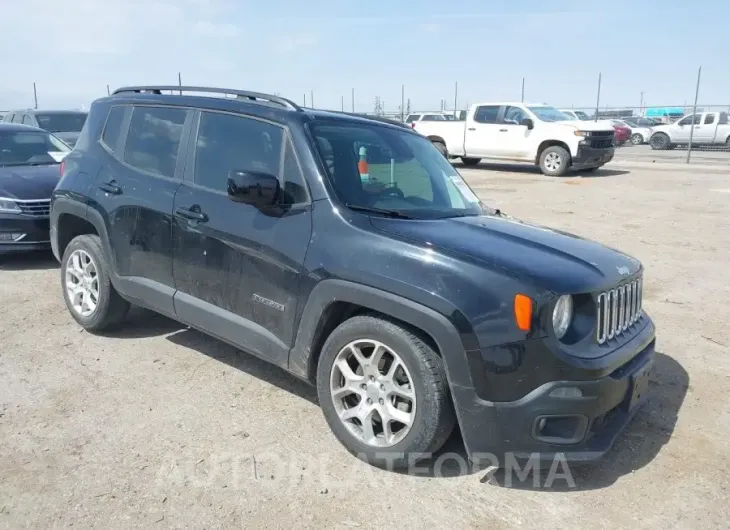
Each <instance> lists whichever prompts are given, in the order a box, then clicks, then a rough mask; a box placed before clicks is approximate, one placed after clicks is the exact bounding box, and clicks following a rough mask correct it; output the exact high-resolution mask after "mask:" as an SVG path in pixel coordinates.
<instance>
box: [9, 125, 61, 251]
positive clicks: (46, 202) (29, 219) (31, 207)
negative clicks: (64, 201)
mask: <svg viewBox="0 0 730 530" xmlns="http://www.w3.org/2000/svg"><path fill="white" fill-rule="evenodd" d="M69 150H70V149H69V147H68V146H67V145H66V144H65V143H63V142H62V141H61V140H59V139H58V138H56V137H55V136H53V135H52V134H49V133H48V132H46V131H43V130H41V129H38V128H36V127H30V126H28V125H18V124H11V123H0V255H3V254H10V253H15V252H27V251H30V250H43V249H49V248H50V237H49V225H48V211H49V209H50V204H51V193H52V192H53V188H54V187H55V186H56V184H57V183H58V180H59V178H60V172H59V164H60V162H61V161H62V160H63V157H64V155H65V154H66V153H68V151H69Z"/></svg>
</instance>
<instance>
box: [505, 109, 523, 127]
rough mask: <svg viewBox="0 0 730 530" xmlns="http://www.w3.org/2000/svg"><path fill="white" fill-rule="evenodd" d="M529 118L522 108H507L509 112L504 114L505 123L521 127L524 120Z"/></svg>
mask: <svg viewBox="0 0 730 530" xmlns="http://www.w3.org/2000/svg"><path fill="white" fill-rule="evenodd" d="M527 118H529V116H528V115H527V113H526V112H525V111H524V110H522V109H521V108H520V107H507V111H506V112H505V113H504V120H503V121H504V123H508V124H510V125H519V124H520V123H522V120H524V119H527Z"/></svg>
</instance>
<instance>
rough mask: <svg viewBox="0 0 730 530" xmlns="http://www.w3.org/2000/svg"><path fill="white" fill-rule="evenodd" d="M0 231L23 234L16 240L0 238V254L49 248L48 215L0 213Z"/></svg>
mask: <svg viewBox="0 0 730 530" xmlns="http://www.w3.org/2000/svg"><path fill="white" fill-rule="evenodd" d="M0 233H4V234H8V233H10V234H24V235H23V237H22V238H20V239H19V240H17V241H6V240H4V239H0V254H15V253H18V252H30V251H33V250H47V249H49V248H51V242H50V236H49V222H48V217H31V216H23V215H15V214H0Z"/></svg>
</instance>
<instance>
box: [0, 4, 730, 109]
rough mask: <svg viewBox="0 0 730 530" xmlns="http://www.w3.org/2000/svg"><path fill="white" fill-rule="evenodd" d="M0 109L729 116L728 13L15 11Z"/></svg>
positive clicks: (553, 7) (417, 7) (246, 7)
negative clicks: (224, 92) (491, 110)
mask: <svg viewBox="0 0 730 530" xmlns="http://www.w3.org/2000/svg"><path fill="white" fill-rule="evenodd" d="M0 3H1V4H2V8H1V9H0V23H1V24H0V28H1V29H0V54H1V55H0V56H1V57H2V61H1V62H0V64H1V65H2V67H1V68H0V72H1V73H0V110H2V109H11V108H24V107H32V106H33V105H34V98H33V83H34V82H35V83H36V87H37V94H38V106H39V107H41V108H88V105H89V104H90V102H91V101H93V100H94V99H96V98H98V97H103V96H105V95H106V91H107V85H109V86H110V87H111V89H112V90H114V88H116V87H120V86H129V85H140V84H177V81H178V72H179V73H180V75H181V77H182V81H183V84H187V85H204V86H219V87H227V88H242V89H249V90H256V91H263V92H269V93H277V94H280V95H283V96H286V97H289V98H291V99H293V100H294V101H296V102H297V103H300V104H301V103H303V100H304V97H305V95H306V100H307V101H306V104H307V105H308V106H311V105H312V101H311V96H312V94H313V96H314V102H313V103H314V106H315V107H318V108H332V109H339V108H340V107H341V105H342V103H343V102H344V107H345V109H346V110H349V109H350V108H351V106H352V102H351V96H352V90H353V89H354V90H355V109H356V110H357V111H358V112H366V111H367V112H369V111H372V110H373V107H374V101H375V98H376V96H377V97H380V99H381V100H382V102H383V106H384V110H385V111H390V112H395V111H397V110H398V107H399V106H400V104H401V87H402V86H404V91H405V97H406V99H410V100H411V109H413V110H416V109H418V110H438V109H440V107H441V100H442V99H443V100H445V101H446V105H447V108H449V109H451V108H453V106H454V99H455V84H456V83H458V92H457V93H456V101H457V106H458V108H460V109H461V108H465V107H466V105H467V104H469V103H475V102H477V101H510V100H517V101H519V99H520V97H521V86H522V79H523V77H524V79H525V100H526V101H532V102H540V103H549V104H552V105H555V106H557V107H566V108H570V107H576V108H578V107H594V106H595V104H596V96H597V85H598V74H599V72H600V73H601V75H602V84H601V97H600V100H601V107H604V106H613V107H616V106H629V105H630V106H638V105H639V104H640V103H641V102H642V95H641V93H642V92H643V93H644V94H643V102H644V104H649V105H684V104H685V102H686V103H687V104H691V103H692V101H693V100H694V94H695V85H696V82H697V70H698V67H700V66H701V67H702V79H701V85H700V93H699V100H700V104H705V105H709V104H718V105H719V104H722V105H726V104H727V105H730V91H729V90H728V88H729V87H730V61H728V60H727V53H728V52H727V46H726V45H725V36H726V35H727V30H728V29H729V28H730V3H728V2H723V1H722V0H714V1H711V0H694V1H693V2H686V1H683V2H680V1H679V0H633V1H630V0H629V1H627V0H610V1H607V2H596V1H590V2H586V1H585V0H581V1H577V0H549V1H545V0H511V1H502V0H451V1H446V2H445V1H443V0H357V1H356V0H305V1H301V0H267V1H263V0H255V1H254V0H62V1H59V0H23V1H13V0H0Z"/></svg>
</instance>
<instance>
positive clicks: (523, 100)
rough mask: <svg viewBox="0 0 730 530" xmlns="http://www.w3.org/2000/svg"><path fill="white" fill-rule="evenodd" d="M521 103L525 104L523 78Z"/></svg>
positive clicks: (523, 81) (523, 80) (523, 79)
mask: <svg viewBox="0 0 730 530" xmlns="http://www.w3.org/2000/svg"><path fill="white" fill-rule="evenodd" d="M520 101H521V102H522V103H524V102H525V78H524V77H523V78H522V99H520Z"/></svg>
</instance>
